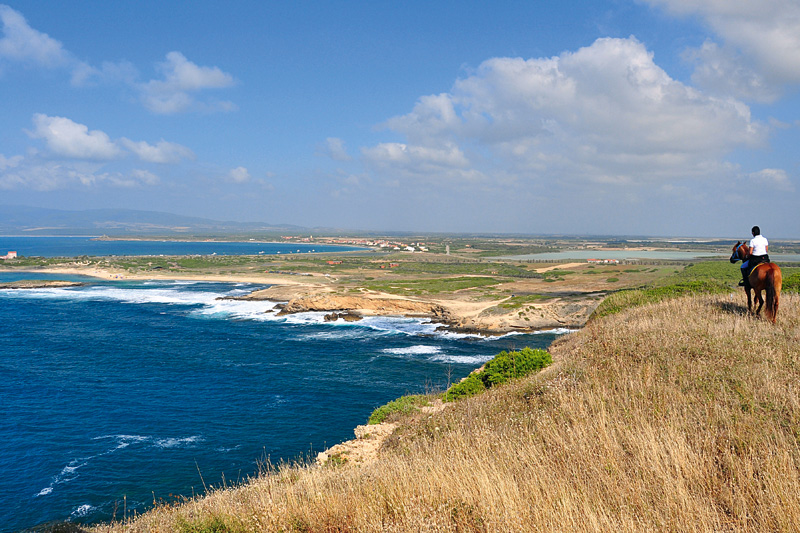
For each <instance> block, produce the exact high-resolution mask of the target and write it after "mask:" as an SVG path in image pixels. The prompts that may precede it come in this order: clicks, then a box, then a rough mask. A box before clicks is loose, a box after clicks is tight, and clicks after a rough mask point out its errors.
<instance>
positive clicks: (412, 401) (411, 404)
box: [367, 394, 429, 424]
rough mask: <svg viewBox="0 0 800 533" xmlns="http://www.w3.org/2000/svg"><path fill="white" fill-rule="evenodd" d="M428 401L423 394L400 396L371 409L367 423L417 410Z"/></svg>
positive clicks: (377, 422)
mask: <svg viewBox="0 0 800 533" xmlns="http://www.w3.org/2000/svg"><path fill="white" fill-rule="evenodd" d="M428 403H429V402H428V397H427V396H425V395H424V394H415V395H409V396H401V397H400V398H398V399H396V400H392V401H391V402H389V403H387V404H386V405H381V406H380V407H378V408H377V409H375V410H374V411H372V414H371V415H369V420H367V424H381V423H383V422H384V421H386V419H387V418H389V417H390V416H392V415H405V414H409V413H413V412H415V411H419V408H420V407H422V406H423V405H428Z"/></svg>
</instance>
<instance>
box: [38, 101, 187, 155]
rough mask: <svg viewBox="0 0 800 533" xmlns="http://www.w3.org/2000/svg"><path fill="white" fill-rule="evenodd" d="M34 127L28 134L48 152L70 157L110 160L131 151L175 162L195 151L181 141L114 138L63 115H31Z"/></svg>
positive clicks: (135, 153)
mask: <svg viewBox="0 0 800 533" xmlns="http://www.w3.org/2000/svg"><path fill="white" fill-rule="evenodd" d="M33 124H34V126H35V129H34V130H33V131H32V132H30V135H31V136H32V137H34V138H37V139H43V140H44V141H45V144H47V147H48V148H49V150H50V152H52V154H53V155H56V156H59V157H65V158H69V159H85V160H97V161H109V160H112V159H120V158H122V157H124V156H125V155H127V154H128V153H132V154H134V155H136V156H137V157H138V158H139V159H140V160H142V161H145V162H147V163H178V162H180V161H181V160H183V159H194V157H195V156H194V153H193V152H192V151H191V150H190V149H189V148H187V147H185V146H182V145H180V144H176V143H171V142H167V141H165V140H163V139H162V140H161V141H159V142H158V143H156V144H155V145H152V144H149V143H147V142H145V141H132V140H130V139H127V138H125V137H122V138H121V139H119V140H118V141H113V140H111V138H109V136H108V135H107V134H106V133H105V132H103V131H100V130H91V131H89V128H88V127H87V126H85V125H83V124H79V123H77V122H74V121H72V120H70V119H68V118H65V117H50V116H47V115H44V114H41V113H37V114H35V115H34V116H33Z"/></svg>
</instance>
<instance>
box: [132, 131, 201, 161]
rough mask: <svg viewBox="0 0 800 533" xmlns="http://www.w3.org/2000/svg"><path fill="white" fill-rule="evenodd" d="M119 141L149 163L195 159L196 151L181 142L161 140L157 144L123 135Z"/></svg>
mask: <svg viewBox="0 0 800 533" xmlns="http://www.w3.org/2000/svg"><path fill="white" fill-rule="evenodd" d="M119 143H120V144H121V145H122V146H124V147H125V148H127V149H128V150H130V151H131V152H133V153H134V154H136V155H137V156H138V157H139V159H141V160H142V161H146V162H148V163H178V162H179V161H181V160H182V159H194V157H195V156H194V152H192V151H191V150H190V149H188V148H187V147H185V146H182V145H180V144H176V143H171V142H167V141H165V140H163V139H162V140H161V141H159V142H158V143H156V144H155V145H152V144H149V143H147V142H145V141H138V142H137V141H132V140H130V139H126V138H125V137H123V138H122V139H120V140H119Z"/></svg>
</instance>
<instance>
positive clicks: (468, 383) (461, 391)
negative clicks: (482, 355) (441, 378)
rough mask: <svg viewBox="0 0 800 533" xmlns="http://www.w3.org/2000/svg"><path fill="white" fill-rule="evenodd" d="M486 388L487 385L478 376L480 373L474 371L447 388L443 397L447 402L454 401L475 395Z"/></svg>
mask: <svg viewBox="0 0 800 533" xmlns="http://www.w3.org/2000/svg"><path fill="white" fill-rule="evenodd" d="M484 390H486V385H484V384H483V381H482V380H481V379H480V378H479V377H478V373H474V374H470V375H469V376H467V377H466V378H465V379H464V380H463V381H461V382H459V383H456V384H455V385H453V386H452V387H450V388H449V389H447V392H445V393H444V398H442V399H443V400H444V401H446V402H452V401H453V400H457V399H459V398H469V397H470V396H475V395H476V394H478V393H480V392H483V391H484Z"/></svg>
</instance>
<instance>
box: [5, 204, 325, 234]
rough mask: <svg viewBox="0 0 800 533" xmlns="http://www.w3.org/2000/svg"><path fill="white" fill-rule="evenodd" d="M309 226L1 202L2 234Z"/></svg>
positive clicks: (284, 229)
mask: <svg viewBox="0 0 800 533" xmlns="http://www.w3.org/2000/svg"><path fill="white" fill-rule="evenodd" d="M308 231H309V229H308V228H303V227H302V226H292V225H288V224H278V225H272V224H265V223H260V222H223V221H218V220H211V219H206V218H199V217H187V216H182V215H174V214H171V213H161V212H158V211H137V210H131V209H91V210H86V211H65V210H60V209H42V208H38V207H24V206H7V205H0V234H2V235H11V234H14V235H98V234H100V235H103V234H104V235H131V234H136V235H147V234H150V235H171V234H184V235H185V234H189V235H191V234H214V233H217V234H218V233H226V234H237V233H292V234H295V233H306V232H308Z"/></svg>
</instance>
